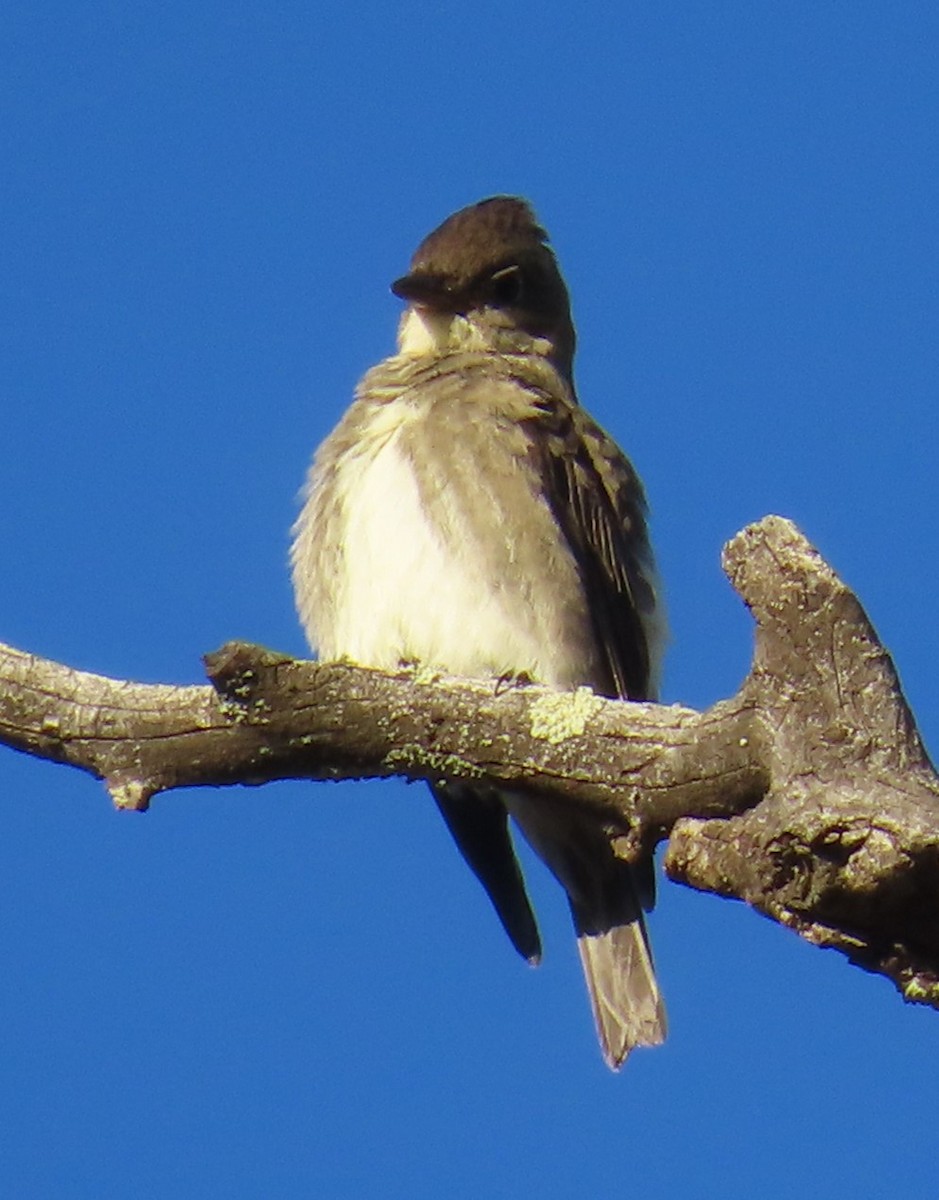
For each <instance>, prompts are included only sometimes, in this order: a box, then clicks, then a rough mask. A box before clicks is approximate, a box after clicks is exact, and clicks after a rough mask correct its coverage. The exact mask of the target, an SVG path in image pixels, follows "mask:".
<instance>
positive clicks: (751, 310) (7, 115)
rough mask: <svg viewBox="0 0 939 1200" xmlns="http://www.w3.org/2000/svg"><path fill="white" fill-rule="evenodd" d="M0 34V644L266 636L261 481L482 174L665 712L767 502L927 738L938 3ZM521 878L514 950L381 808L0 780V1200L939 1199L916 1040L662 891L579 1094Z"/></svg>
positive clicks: (816, 968) (24, 774)
mask: <svg viewBox="0 0 939 1200" xmlns="http://www.w3.org/2000/svg"><path fill="white" fill-rule="evenodd" d="M314 8H315V11H314ZM0 31H2V37H0V147H2V159H3V164H4V166H3V171H2V177H0V227H2V229H3V236H2V238H0V260H2V262H0V279H2V284H0V305H2V314H0V412H2V425H0V428H2V433H3V437H2V441H0V554H2V558H3V562H4V563H5V564H6V566H5V570H4V571H3V572H2V574H0V638H2V639H3V640H4V641H7V642H10V643H12V644H14V645H17V646H20V647H22V648H24V649H29V650H34V651H36V652H39V653H42V654H46V655H49V656H52V657H55V658H58V659H61V660H63V661H66V662H68V663H70V664H72V665H75V666H79V667H83V668H87V669H91V670H96V671H101V672H104V673H109V674H113V675H117V676H121V677H132V678H136V679H143V680H153V681H160V680H165V681H177V682H193V681H197V680H199V678H200V663H199V656H200V655H201V654H202V653H203V652H205V651H207V650H210V649H213V648H215V647H216V646H218V645H219V644H220V643H221V642H223V641H225V640H226V639H228V638H232V637H241V638H247V639H252V640H256V641H259V642H262V643H265V644H268V645H271V646H275V647H277V648H279V649H283V650H287V651H291V652H294V653H298V654H299V653H302V652H304V643H303V639H302V637H301V634H300V631H299V628H298V625H297V623H296V620H295V618H294V615H293V610H292V601H291V595H290V589H289V583H288V578H287V571H286V565H285V560H286V549H287V538H288V529H289V526H290V524H291V521H292V519H293V516H294V513H295V504H296V492H297V489H298V487H299V484H300V481H301V479H302V476H303V473H304V471H305V469H306V464H307V461H308V458H309V456H310V453H311V451H312V449H313V447H314V445H315V444H316V443H317V442H318V441H319V440H320V439H321V438H322V437H323V436H324V434H325V433H326V432H327V431H328V429H329V428H330V427H331V425H332V424H333V423H334V422H335V421H336V419H337V417H338V416H339V414H340V412H341V410H342V408H343V407H344V405H345V404H346V403H347V402H348V399H349V396H350V393H351V389H352V387H353V385H354V382H355V380H356V378H357V377H358V376H359V375H360V374H361V372H362V371H363V370H364V369H365V368H366V367H367V366H368V365H369V364H370V363H372V362H373V361H375V360H376V359H377V358H379V357H380V356H382V355H383V354H385V353H386V352H387V351H388V350H389V349H390V347H391V346H392V343H393V335H394V327H395V321H396V317H397V311H398V302H397V301H395V299H394V297H392V296H391V295H390V293H389V291H388V283H389V282H390V280H392V279H394V278H395V277H396V276H397V275H399V274H400V273H401V271H402V270H403V269H404V267H405V266H406V264H407V260H408V257H409V255H410V253H411V251H412V249H413V247H414V245H415V244H416V242H417V240H418V239H419V238H420V237H422V236H423V235H424V234H425V233H426V232H427V231H428V230H429V229H430V228H431V227H432V226H433V225H435V224H436V223H437V222H438V221H440V220H441V219H442V218H443V217H444V216H446V215H447V214H448V213H449V212H450V211H451V210H453V209H454V208H457V207H460V206H461V205H463V204H466V203H469V202H471V201H473V200H476V199H478V198H480V197H481V196H484V195H487V194H491V193H493V192H517V193H520V194H523V195H526V196H528V197H529V198H530V199H531V200H532V201H533V202H534V204H535V205H536V208H537V210H538V212H539V215H540V217H541V219H542V221H543V222H544V223H545V224H546V225H547V227H548V229H549V230H550V231H551V233H552V236H553V240H554V244H555V247H556V249H557V251H558V254H559V256H560V259H561V262H562V265H563V267H564V270H565V273H566V275H567V278H568V281H569V283H570V285H571V289H572V293H573V300H574V310H575V316H576V319H577V322H578V328H579V339H580V340H579V347H580V348H579V357H578V380H579V386H580V391H581V395H582V398H583V400H584V402H585V404H586V405H587V406H588V407H589V408H590V409H591V411H592V412H593V413H594V414H595V415H596V416H597V417H598V419H599V420H600V421H601V422H602V423H603V424H604V425H605V426H606V427H607V428H608V429H609V430H610V431H611V432H612V433H613V434H614V435H615V437H616V438H617V440H618V441H619V442H620V443H621V444H622V445H623V446H624V447H625V448H626V449H627V450H628V451H629V453H630V454H631V456H632V457H633V458H634V460H635V462H636V463H637V465H638V466H639V468H640V470H641V472H642V474H643V476H644V478H645V480H646V484H647V487H648V490H649V494H650V498H651V502H652V506H653V512H654V527H653V532H654V537H655V542H656V545H657V548H658V553H659V558H660V563H661V568H662V571H663V574H664V577H665V581H666V586H667V590H668V596H669V604H670V611H671V620H672V629H673V637H672V645H671V649H670V654H669V659H668V663H667V669H666V679H665V698H666V699H667V700H669V701H680V702H683V703H687V704H692V705H695V706H699V707H700V706H705V705H707V704H709V703H711V702H713V701H715V700H717V699H719V698H720V697H722V696H725V695H728V694H730V693H732V692H733V691H734V690H735V689H736V687H737V685H738V683H739V682H740V680H741V678H742V677H743V675H744V673H745V672H746V669H747V664H748V657H749V652H750V642H751V630H750V624H749V618H748V616H747V614H746V612H745V610H744V608H743V606H742V605H741V603H740V602H739V601H738V600H737V598H736V597H735V596H734V594H733V593H732V591H731V589H730V588H729V586H728V584H727V583H726V581H725V580H724V579H723V577H722V575H721V573H720V570H719V565H718V560H719V551H720V547H721V544H722V542H723V541H724V540H725V539H726V538H727V537H729V536H730V535H731V534H733V533H734V532H735V531H736V530H737V529H739V528H740V527H742V526H743V525H744V524H746V523H747V522H748V521H751V520H754V519H756V518H758V517H760V516H762V515H763V514H765V513H767V512H779V513H782V514H784V515H786V516H789V517H792V518H793V519H794V520H795V521H796V522H797V523H798V524H799V525H800V527H801V528H802V529H803V530H804V531H805V533H806V534H807V535H808V536H809V537H810V538H811V539H812V540H813V541H814V542H815V543H816V544H817V545H818V546H819V548H820V549H821V550H822V552H823V553H824V554H825V555H826V557H827V558H828V559H829V561H830V562H831V563H832V564H833V565H834V566H835V567H836V569H837V570H838V571H839V572H840V573H841V574H842V575H843V576H844V577H845V578H846V579H847V580H848V581H849V582H850V583H851V584H852V586H854V587H855V588H856V589H857V591H858V593H859V595H860V596H861V598H862V600H863V602H864V604H865V605H866V607H867V609H868V611H869V613H870V615H871V617H872V618H873V620H874V622H875V624H876V626H877V628H878V629H879V631H880V633H881V635H882V637H883V639H884V641H885V642H886V644H887V645H888V647H889V648H890V649H891V651H892V652H893V654H894V656H895V659H896V662H897V665H898V667H899V670H900V672H901V675H902V677H903V680H904V684H905V687H906V689H907V693H908V696H909V699H910V701H911V703H912V705H913V707H914V709H915V711H916V713H917V716H918V719H919V722H920V726H921V729H922V732H923V735H924V737H925V739H926V742H927V744H928V745H931V746H932V748H933V750H935V749H936V746H937V743H939V692H937V688H936V663H937V662H939V633H937V623H936V620H935V609H936V596H937V572H936V567H935V557H936V550H937V546H939V517H937V512H939V506H937V482H936V469H935V458H936V452H935V447H936V442H937V434H939V430H937V417H936V378H937V366H939V363H937V350H936V345H937V338H936V329H937V317H939V311H937V309H939V301H937V295H939V293H937V262H939V257H937V250H939V246H937V241H939V234H937V224H936V212H937V210H939V203H937V201H939V197H937V191H939V185H937V173H936V161H937V141H939V94H937V76H936V57H937V49H939V46H937V41H939V38H937V35H939V17H937V13H936V10H935V7H934V6H933V5H928V4H917V3H900V4H894V5H889V6H888V5H881V4H874V3H869V2H867V0H856V2H854V3H847V2H846V0H845V2H831V0H820V2H816V3H807V2H793V3H788V4H775V5H770V4H753V3H744V2H742V0H729V2H728V3H724V4H720V5H714V4H703V3H687V4H653V3H626V4H623V5H620V6H613V5H598V4H590V3H588V4H586V5H582V6H576V7H575V6H572V5H567V4H565V5H561V4H554V3H550V2H549V3H542V4H538V5H535V4H529V3H519V4H505V3H503V4H495V3H492V2H490V0H481V2H479V3H477V4H475V5H472V6H469V7H457V6H447V5H444V4H429V3H413V4H408V3H405V4H401V5H391V4H381V3H363V4H359V5H349V4H346V5H338V4H335V3H332V2H331V0H326V2H323V3H320V4H318V5H316V6H313V5H309V4H290V3H279V2H277V0H274V2H272V3H267V4H264V5H260V4H254V3H238V2H235V3H229V4H226V5H222V4H217V3H212V2H208V0H194V2H193V3H190V4H187V5H181V4H177V3H173V2H170V3H167V4H164V5H160V6H144V5H134V6H129V5H122V4H117V3H113V2H112V3H101V2H99V3H96V4H94V5H86V4H83V3H70V4H68V5H66V4H64V3H48V2H46V0H33V2H32V3H29V4H26V3H24V2H22V0H8V2H7V4H6V5H5V6H4V11H3V14H2V16H0ZM526 861H527V864H528V867H529V870H530V874H531V877H532V890H533V893H534V896H535V899H536V902H537V907H538V909H539V913H540V916H541V922H542V926H543V930H544V932H545V937H546V943H547V947H546V949H547V954H546V961H545V963H544V965H543V966H542V967H541V968H540V969H539V970H538V971H532V970H529V969H527V968H526V967H525V966H524V965H523V964H522V963H521V962H520V960H518V959H516V957H515V955H514V954H513V952H512V951H511V949H510V947H509V946H508V944H507V942H506V941H505V939H504V938H503V936H502V934H501V931H500V930H499V928H498V926H497V923H496V922H495V920H494V918H493V917H492V915H491V912H490V910H489V908H488V905H487V903H486V901H485V899H484V898H483V896H482V895H481V894H480V893H479V891H478V888H477V885H476V884H475V882H474V881H473V880H472V879H471V878H470V877H469V875H468V873H467V872H466V870H465V869H464V867H463V866H462V864H461V862H460V861H459V860H458V858H457V856H456V854H455V852H454V851H453V849H452V848H451V846H450V845H449V843H448V840H447V837H446V835H445V833H444V830H443V829H442V827H441V825H440V824H439V822H438V820H437V818H436V814H435V812H434V811H433V808H432V805H431V803H430V801H429V799H428V798H427V796H426V795H425V793H424V791H423V789H421V788H419V787H411V788H407V787H405V786H403V785H396V784H381V785H378V784H365V785H343V786H325V785H323V786H313V785H309V784H306V785H304V784H299V783H298V784H283V785H279V786H275V787H269V788H264V789H228V790H219V791H190V792H178V793H173V794H170V795H168V796H165V797H163V798H161V799H159V800H158V801H157V802H156V804H155V805H154V808H153V810H152V811H151V812H150V813H149V814H148V815H147V816H144V817H139V816H134V815H125V814H116V813H114V812H112V811H111V809H110V807H109V804H108V801H107V798H106V797H105V795H104V793H103V790H102V788H101V787H100V785H98V784H97V783H95V782H94V781H92V780H90V779H88V778H86V777H84V776H79V775H78V774H75V773H70V772H69V771H67V770H65V769H63V768H57V767H54V766H51V765H49V764H44V763H39V762H36V761H32V760H29V759H27V758H25V757H22V756H19V755H16V754H14V753H12V752H7V751H4V752H2V753H0V880H2V884H0V895H2V900H3V906H2V912H3V916H2V918H0V962H2V963H3V970H2V972H0V1180H2V1187H3V1190H4V1192H5V1193H6V1194H9V1195H15V1196H17V1197H46V1196H49V1197H56V1198H58V1197H86V1196H93V1197H96V1198H102V1197H111V1196H114V1197H126V1196H134V1197H190V1196H192V1197H215V1196H218V1197H261V1196H264V1197H281V1196H283V1197H294V1196H298V1197H300V1196H302V1197H307V1196H322V1197H330V1198H333V1197H339V1198H344V1197H372V1196H374V1197H407V1198H408V1200H423V1198H424V1197H427V1198H430V1197H440V1196H447V1197H453V1198H457V1200H459V1198H462V1197H473V1198H478V1197H518V1196H528V1195H534V1196H538V1197H544V1198H554V1197H558V1198H562V1197H563V1198H569V1197H581V1196H590V1197H604V1196H613V1195H616V1196H620V1195H624V1196H625V1195H641V1196H643V1197H646V1198H647V1200H656V1198H658V1197H677V1196H681V1197H683V1198H687V1197H709V1196H714V1195H721V1196H723V1197H751V1196H754V1195H761V1196H768V1197H773V1198H776V1197H778V1198H785V1197H789V1196H799V1197H812V1196H832V1195H852V1196H855V1197H867V1196H871V1197H874V1196H883V1195H886V1194H891V1195H905V1196H908V1197H919V1196H923V1197H926V1196H932V1195H934V1194H935V1170H936V1168H935V1163H936V1150H937V1137H936V1117H937V1108H939V1105H937V1099H939V1097H937V1091H939V1089H937V1084H936V1077H937V1065H939V1015H937V1014H936V1013H934V1012H932V1011H930V1010H926V1009H922V1008H914V1007H911V1006H908V1005H904V1004H903V1003H902V1002H901V1001H900V999H899V997H898V996H897V995H896V993H895V992H894V991H893V990H892V988H891V987H890V986H889V985H888V984H887V983H886V982H884V981H882V980H879V979H876V978H873V977H870V976H866V975H864V974H862V973H861V972H859V971H857V970H855V969H853V968H851V967H849V966H848V965H847V963H846V962H845V961H844V960H842V959H841V958H839V957H837V956H836V955H834V954H830V953H829V954H826V953H822V952H819V951H817V950H814V949H812V948H810V947H808V946H806V945H804V944H802V943H800V942H799V941H798V940H797V939H796V938H795V937H793V936H792V935H791V934H789V933H787V932H785V931H784V930H782V929H780V928H777V927H775V926H773V925H771V924H770V923H769V922H767V921H765V920H763V919H761V918H760V917H758V916H756V915H755V914H753V913H752V912H749V911H747V910H746V909H745V908H743V906H741V905H735V904H730V903H727V902H722V901H718V900H716V899H714V898H712V897H707V896H699V895H697V894H694V893H692V892H690V891H687V890H684V889H681V888H678V887H676V886H674V885H669V884H663V885H662V886H661V889H660V902H659V906H658V909H657V911H656V913H655V915H654V917H653V923H652V933H653V939H654V943H655V947H656V953H657V960H658V964H659V970H660V974H661V978H662V981H663V985H664V988H665V991H666V995H667V999H668V1004H669V1011H670V1017H671V1029H672V1033H671V1038H670V1040H669V1042H668V1044H667V1045H666V1046H665V1047H663V1048H662V1049H661V1050H658V1051H655V1052H647V1053H642V1054H637V1055H635V1056H634V1058H633V1059H632V1060H631V1061H630V1062H629V1064H628V1066H627V1068H626V1070H625V1071H624V1072H623V1073H622V1074H621V1075H620V1076H619V1077H614V1076H612V1075H610V1074H609V1073H608V1072H607V1071H606V1069H605V1068H604V1066H603V1064H602V1062H601V1060H600V1057H599V1054H598V1051H597V1049H596V1046H595V1043H594V1035H593V1031H592V1028H591V1022H590V1018H589V1013H588V1010H587V1004H586V999H585V996H584V994H583V989H582V983H581V979H580V974H579V968H578V965H577V962H576V952H575V949H574V940H573V937H572V935H571V932H570V930H569V922H568V916H567V913H566V911H565V907H564V902H563V899H562V897H561V896H560V894H559V892H558V890H557V888H556V887H555V886H554V884H553V883H552V881H551V880H550V879H548V878H547V877H546V875H545V873H544V871H543V870H541V869H540V868H539V867H538V866H537V864H533V863H532V862H531V861H530V859H528V860H526Z"/></svg>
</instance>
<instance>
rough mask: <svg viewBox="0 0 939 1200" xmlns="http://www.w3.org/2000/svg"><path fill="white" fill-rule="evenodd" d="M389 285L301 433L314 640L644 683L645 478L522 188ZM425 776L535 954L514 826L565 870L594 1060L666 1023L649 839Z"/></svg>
mask: <svg viewBox="0 0 939 1200" xmlns="http://www.w3.org/2000/svg"><path fill="white" fill-rule="evenodd" d="M391 290H392V292H393V293H394V294H395V295H396V296H397V297H399V298H400V299H401V300H403V301H404V308H403V312H402V315H401V318H400V321H399V325H398V336H397V349H396V352H395V353H394V354H392V355H390V356H389V357H387V358H385V359H384V360H383V361H381V362H379V363H378V364H377V365H376V366H374V367H372V368H371V369H370V370H369V371H367V372H366V374H365V375H364V376H363V377H362V379H361V381H360V382H359V384H358V387H357V388H356V390H355V394H354V398H353V400H352V403H351V405H350V406H349V408H348V409H347V410H346V412H345V413H344V415H343V416H342V418H341V419H340V421H339V423H338V424H337V425H336V427H335V428H334V429H333V431H332V432H331V433H330V434H329V435H328V436H327V438H326V439H325V441H323V443H322V444H321V445H320V446H319V448H318V450H317V451H316V454H315V456H314V459H313V463H312V466H311V468H310V472H309V475H308V478H307V481H306V484H305V487H304V491H303V493H302V507H301V511H300V514H299V516H298V518H297V520H296V523H295V525H294V528H293V535H292V544H291V552H290V553H291V568H292V577H293V585H294V592H295V598H296V604H297V610H298V613H299V617H300V621H301V624H302V625H303V627H304V630H305V633H306V635H307V638H308V640H309V642H310V644H311V646H312V647H313V649H314V650H315V651H316V652H317V653H318V657H319V659H320V660H321V661H336V660H345V661H350V662H353V663H356V664H358V665H361V666H367V667H375V668H383V669H392V670H395V669H398V668H399V667H400V666H401V665H402V664H420V666H421V667H424V668H428V669H431V670H434V671H438V672H442V673H446V674H449V675H455V676H463V677H469V678H473V679H486V680H493V681H502V682H503V683H504V682H505V681H512V680H519V681H531V682H534V683H538V684H542V685H546V686H548V687H551V688H554V689H560V690H574V689H577V688H582V687H586V688H590V689H592V690H593V691H594V692H595V693H597V694H598V695H601V696H604V697H611V698H620V699H628V700H634V701H654V700H655V699H656V697H657V688H658V679H659V673H660V665H661V658H662V651H663V646H664V642H665V638H666V634H665V617H664V606H663V602H662V599H661V588H660V585H659V582H658V577H657V574H656V569H655V564H654V559H653V553H652V549H651V545H650V540H649V533H648V521H647V505H646V499H645V493H644V490H643V485H642V483H641V481H640V479H639V476H638V474H637V473H636V471H635V469H634V468H633V466H632V464H631V463H630V461H629V459H628V458H627V457H626V456H625V454H624V453H623V452H622V451H621V450H620V449H619V448H618V446H617V445H616V444H615V442H614V441H613V440H612V439H611V438H610V437H609V436H608V435H607V434H606V433H604V432H603V430H602V429H601V428H600V427H599V425H598V424H597V423H596V422H595V421H594V420H593V419H592V418H591V417H590V416H589V415H588V414H587V412H586V410H585V409H584V408H583V407H582V406H581V405H580V403H579V401H578V398H577V393H576V390H575V386H574V375H573V362H574V351H575V331H574V324H573V320H572V316H571V307H570V299H569V295H568V289H567V285H566V283H565V281H564V278H563V276H562V274H561V271H560V267H559V265H558V262H557V259H556V257H555V254H554V252H553V250H552V248H551V246H550V244H549V240H548V235H547V233H546V231H545V230H544V229H543V228H542V227H541V226H540V225H539V223H538V220H537V217H536V216H535V213H534V210H533V209H532V207H531V205H530V204H529V203H528V202H527V201H526V200H524V199H522V198H520V197H516V196H508V195H498V196H491V197H488V198H486V199H483V200H481V201H479V202H477V203H475V204H471V205H469V206H468V207H466V208H462V209H460V210H459V211H458V212H455V213H453V214H452V215H451V216H449V217H448V218H447V219H446V220H445V221H444V222H443V223H442V224H441V225H439V226H438V227H437V228H435V229H434V230H433V231H432V232H431V233H430V234H428V235H427V237H425V238H424V239H423V241H421V243H420V245H419V246H418V248H417V250H416V251H415V252H414V255H413V257H412V259H411V261H410V269H409V270H408V272H407V274H405V275H403V276H402V277H401V278H399V279H397V280H396V281H395V282H394V283H393V284H392V285H391ZM431 790H432V792H433V794H434V798H435V800H436V803H437V807H438V808H439V810H440V812H441V814H442V816H443V818H444V821H445V823H446V825H447V827H448V828H449V830H450V833H451V834H452V836H453V838H454V840H455V842H456V844H457V847H458V849H459V850H460V852H461V854H462V856H463V858H464V859H465V861H466V863H467V864H468V865H469V867H470V868H471V869H472V871H473V872H474V873H475V875H476V876H477V878H478V879H479V881H480V882H481V883H482V885H483V887H484V888H485V890H486V892H487V893H488V895H489V898H490V900H491V902H492V904H493V907H494V908H495V911H496V914H497V915H498V917H499V919H500V921H501V923H502V925H503V927H504V929H505V931H506V933H507V934H508V937H509V938H510V940H511V942H512V944H513V945H514V946H515V948H516V950H517V951H518V952H519V953H520V954H521V956H522V957H523V958H525V959H527V960H528V961H529V962H530V963H533V964H537V963H538V962H539V961H540V958H541V939H540V934H539V931H538V926H537V923H536V920H535V917H534V914H533V911H532V907H531V903H530V901H529V898H528V894H527V891H526V886H525V882H524V879H523V876H522V872H521V869H520V867H519V863H518V859H517V857H516V854H515V848H514V844H513V841H512V835H511V823H514V824H515V825H516V826H517V827H518V829H519V830H520V831H521V833H522V835H523V836H524V837H525V839H526V840H527V841H528V842H529V843H530V845H531V846H532V847H533V849H534V850H535V852H536V853H537V854H538V855H539V856H540V857H541V859H542V860H543V861H544V863H545V864H546V865H547V866H548V868H549V869H550V871H551V872H552V873H553V874H554V876H555V877H556V878H557V880H558V881H559V882H560V884H561V886H562V887H563V888H564V890H565V892H566V893H567V897H568V901H569V906H570V910H571V914H572V918H573V922H574V928H575V932H576V935H577V940H578V946H579V950H580V958H581V962H582V966H583V971H584V976H585V979H586V983H587V989H588V993H589V996H590V1001H591V1006H592V1009H593V1015H594V1019H595V1023H596V1027H597V1032H598V1035H599V1041H600V1046H601V1050H602V1053H603V1056H604V1058H605V1060H606V1062H607V1064H608V1065H609V1066H610V1067H611V1068H613V1069H614V1070H616V1069H618V1068H619V1067H620V1066H621V1065H622V1063H623V1062H624V1061H625V1059H626V1057H627V1055H628V1054H629V1053H630V1051H631V1050H632V1049H633V1048H634V1047H636V1046H652V1045H657V1044H659V1043H660V1042H662V1041H663V1040H664V1038H665V1034H666V1017H665V1008H664V1004H663V1001H662V997H661V994H660V990H659V986H658V983H657V980H656V975H655V969H654V965H653V961H652V952H651V949H650V943H649V938H648V933H647V929H646V923H645V919H644V915H643V913H644V910H647V909H650V908H651V907H652V904H653V902H654V865H653V862H652V859H651V858H648V859H645V860H643V861H641V862H639V863H633V864H631V863H627V862H625V861H622V860H621V859H620V858H618V857H617V856H616V854H615V853H614V851H613V849H612V845H611V839H610V837H609V836H608V835H607V833H606V832H605V831H604V829H603V828H602V827H600V826H598V824H597V823H596V821H595V820H591V819H588V818H587V817H586V816H585V815H584V814H583V813H579V812H577V811H576V810H575V808H574V807H573V806H563V805H561V804H559V803H557V802H556V801H552V800H551V799H550V798H546V797H543V796H538V795H531V794H528V793H525V794H523V793H522V792H520V791H513V790H512V789H507V788H505V787H504V786H500V787H495V786H487V785H485V783H484V781H481V780H475V779H474V780H473V781H472V782H466V781H465V780H439V781H437V782H435V783H434V784H432V787H431ZM510 817H511V822H510V820H509V818H510Z"/></svg>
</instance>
